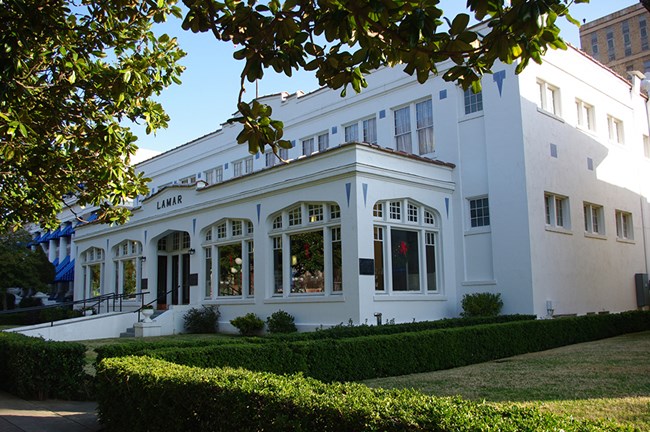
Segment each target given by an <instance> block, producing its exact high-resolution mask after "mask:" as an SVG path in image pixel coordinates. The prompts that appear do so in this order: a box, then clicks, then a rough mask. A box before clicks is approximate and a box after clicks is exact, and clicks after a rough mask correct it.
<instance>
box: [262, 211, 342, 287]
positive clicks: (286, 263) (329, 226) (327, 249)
mask: <svg viewBox="0 0 650 432" xmlns="http://www.w3.org/2000/svg"><path fill="white" fill-rule="evenodd" d="M340 217H341V209H340V207H339V206H338V205H337V204H330V203H303V204H299V205H296V206H293V207H290V208H287V209H285V210H283V211H282V212H280V213H278V214H275V215H273V216H272V217H271V218H270V224H271V231H272V235H271V247H272V254H271V255H272V263H271V264H272V267H271V268H272V273H273V292H272V295H274V296H285V295H299V294H334V293H339V292H341V291H342V290H343V257H342V245H341V228H340ZM283 227H284V228H283Z"/></svg>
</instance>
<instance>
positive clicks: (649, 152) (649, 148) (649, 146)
mask: <svg viewBox="0 0 650 432" xmlns="http://www.w3.org/2000/svg"><path fill="white" fill-rule="evenodd" d="M643 156H645V157H646V158H650V137H648V135H643Z"/></svg>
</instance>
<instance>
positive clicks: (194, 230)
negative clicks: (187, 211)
mask: <svg viewBox="0 0 650 432" xmlns="http://www.w3.org/2000/svg"><path fill="white" fill-rule="evenodd" d="M192 235H196V219H192Z"/></svg>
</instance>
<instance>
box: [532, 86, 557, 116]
mask: <svg viewBox="0 0 650 432" xmlns="http://www.w3.org/2000/svg"><path fill="white" fill-rule="evenodd" d="M537 88H538V93H539V94H538V99H537V106H538V107H539V108H541V109H543V110H544V111H547V112H550V113H551V114H554V115H556V116H559V115H560V89H559V88H557V87H555V86H553V85H551V84H549V83H547V82H546V81H542V80H537Z"/></svg>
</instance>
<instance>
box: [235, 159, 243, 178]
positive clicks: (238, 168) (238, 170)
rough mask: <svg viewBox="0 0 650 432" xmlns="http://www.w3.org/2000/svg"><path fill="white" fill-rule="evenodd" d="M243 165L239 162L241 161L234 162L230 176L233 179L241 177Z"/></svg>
mask: <svg viewBox="0 0 650 432" xmlns="http://www.w3.org/2000/svg"><path fill="white" fill-rule="evenodd" d="M243 165H244V162H243V161H241V160H238V161H234V162H233V163H232V175H233V177H240V176H241V175H242V172H243Z"/></svg>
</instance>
